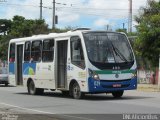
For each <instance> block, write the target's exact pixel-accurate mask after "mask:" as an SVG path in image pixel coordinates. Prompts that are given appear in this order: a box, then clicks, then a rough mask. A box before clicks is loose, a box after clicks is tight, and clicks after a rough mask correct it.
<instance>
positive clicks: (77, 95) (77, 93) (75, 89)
mask: <svg viewBox="0 0 160 120" xmlns="http://www.w3.org/2000/svg"><path fill="white" fill-rule="evenodd" d="M69 91H70V95H71V96H72V97H73V98H74V99H81V98H83V97H84V93H83V92H81V89H80V86H79V84H78V82H77V81H75V80H73V81H72V82H71V83H70V87H69Z"/></svg>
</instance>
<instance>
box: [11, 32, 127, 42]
mask: <svg viewBox="0 0 160 120" xmlns="http://www.w3.org/2000/svg"><path fill="white" fill-rule="evenodd" d="M86 32H109V33H120V34H125V33H122V32H112V31H100V30H98V31H95V30H94V31H93V30H88V29H82V30H80V29H77V30H73V31H68V32H65V33H49V34H40V35H33V36H30V37H23V38H15V39H11V40H10V43H12V42H16V43H17V42H25V41H29V40H40V39H41V40H43V39H52V38H57V37H68V36H75V35H80V34H82V33H86Z"/></svg>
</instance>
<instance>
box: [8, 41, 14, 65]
mask: <svg viewBox="0 0 160 120" xmlns="http://www.w3.org/2000/svg"><path fill="white" fill-rule="evenodd" d="M14 61H15V43H11V44H10V52H9V62H10V63H11V62H14Z"/></svg>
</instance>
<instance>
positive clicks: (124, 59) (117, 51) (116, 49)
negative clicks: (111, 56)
mask: <svg viewBox="0 0 160 120" xmlns="http://www.w3.org/2000/svg"><path fill="white" fill-rule="evenodd" d="M110 42H111V45H112V48H113V51H114V52H115V54H116V55H118V56H119V57H120V59H121V60H123V61H125V62H128V60H127V59H126V58H125V57H124V55H123V54H122V53H121V52H120V51H119V49H118V48H116V47H115V46H114V45H113V43H112V41H110Z"/></svg>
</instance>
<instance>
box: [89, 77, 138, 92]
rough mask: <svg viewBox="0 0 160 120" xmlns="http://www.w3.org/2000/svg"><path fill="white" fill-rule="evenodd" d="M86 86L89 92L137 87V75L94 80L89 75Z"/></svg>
mask: <svg viewBox="0 0 160 120" xmlns="http://www.w3.org/2000/svg"><path fill="white" fill-rule="evenodd" d="M116 85H117V87H116ZM118 85H121V87H118ZM113 86H115V87H113ZM88 87H89V92H90V93H101V92H102V93H103V92H104V93H105V92H106V93H107V92H112V91H118V90H132V89H136V88H137V77H135V78H132V79H129V80H121V81H107V80H106V81H105V80H94V79H93V78H92V77H89V78H88Z"/></svg>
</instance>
